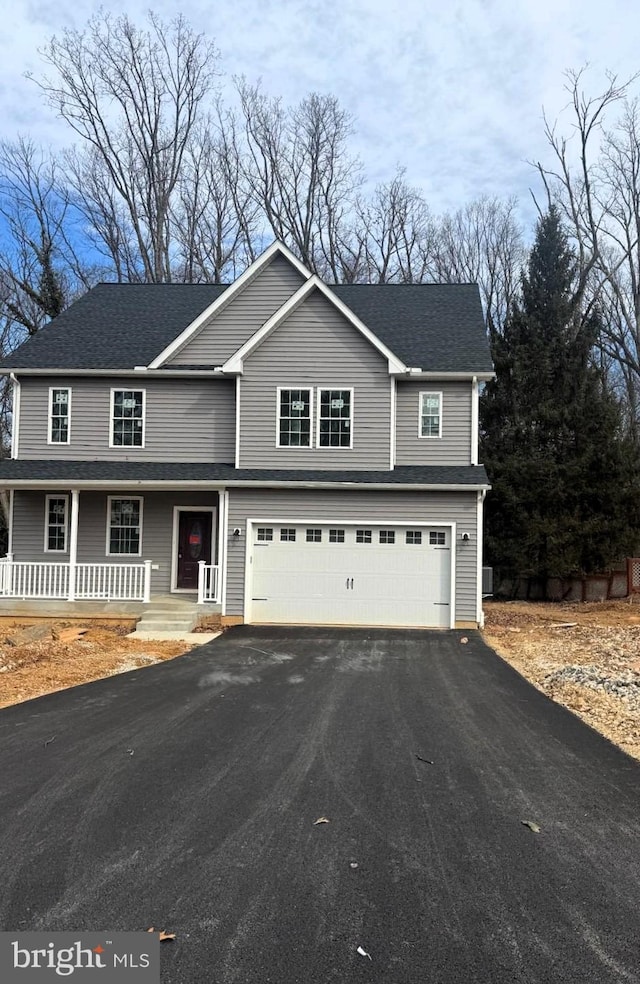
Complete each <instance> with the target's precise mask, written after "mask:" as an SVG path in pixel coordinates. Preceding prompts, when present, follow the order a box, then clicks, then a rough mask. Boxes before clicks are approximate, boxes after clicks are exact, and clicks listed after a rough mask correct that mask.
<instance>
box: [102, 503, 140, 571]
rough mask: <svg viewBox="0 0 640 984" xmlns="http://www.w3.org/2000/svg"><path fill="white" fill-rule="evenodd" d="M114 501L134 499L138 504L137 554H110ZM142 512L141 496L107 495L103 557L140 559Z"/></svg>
mask: <svg viewBox="0 0 640 984" xmlns="http://www.w3.org/2000/svg"><path fill="white" fill-rule="evenodd" d="M114 499H135V500H137V501H138V502H139V503H140V543H139V546H140V549H139V550H138V553H137V554H134V553H111V551H110V550H109V546H110V543H111V537H110V533H111V503H112V501H113V500H114ZM143 510H144V496H142V495H124V494H123V495H108V496H107V536H106V543H105V556H106V557H142V518H143Z"/></svg>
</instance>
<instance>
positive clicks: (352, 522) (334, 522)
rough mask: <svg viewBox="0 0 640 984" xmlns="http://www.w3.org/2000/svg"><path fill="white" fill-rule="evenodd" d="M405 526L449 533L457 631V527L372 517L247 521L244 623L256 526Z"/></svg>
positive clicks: (451, 601) (248, 608)
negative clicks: (254, 528) (440, 529)
mask: <svg viewBox="0 0 640 984" xmlns="http://www.w3.org/2000/svg"><path fill="white" fill-rule="evenodd" d="M258 525H260V526H263V525H264V526H274V527H275V526H278V525H279V526H282V525H287V526H309V527H312V526H331V527H334V526H371V527H373V526H382V527H389V526H405V527H411V528H413V527H416V526H421V527H425V528H427V529H433V528H438V527H440V528H442V529H448V530H450V536H451V544H450V560H451V566H450V568H449V628H450V629H453V628H455V624H456V535H457V533H456V529H457V527H456V523H455V521H452V522H442V521H440V520H436V521H435V522H431V523H430V522H428V521H425V520H424V519H419V520H412V519H375V518H374V519H372V518H371V517H370V516H369V517H367V518H366V519H339V518H334V519H314V518H311V517H309V516H306V517H304V518H303V519H296V518H295V517H290V516H284V517H280V518H277V519H273V518H268V517H267V518H264V517H260V518H258V517H255V516H253V517H251V518H247V519H246V520H245V528H246V538H247V542H246V544H245V561H244V609H243V611H244V615H243V618H244V621H245V623H246V624H251V616H252V611H251V586H252V585H251V581H252V578H251V577H250V576H249V574H250V573H251V574H253V571H252V565H253V555H252V553H251V550H252V547H253V527H254V526H258Z"/></svg>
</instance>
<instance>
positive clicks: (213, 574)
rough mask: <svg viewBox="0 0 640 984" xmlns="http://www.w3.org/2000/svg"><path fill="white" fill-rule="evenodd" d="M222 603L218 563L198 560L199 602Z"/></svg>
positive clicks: (201, 603) (200, 603)
mask: <svg viewBox="0 0 640 984" xmlns="http://www.w3.org/2000/svg"><path fill="white" fill-rule="evenodd" d="M205 602H215V603H216V604H219V603H220V568H219V567H218V566H217V564H206V563H205V562H204V560H200V561H198V604H199V605H203V604H205Z"/></svg>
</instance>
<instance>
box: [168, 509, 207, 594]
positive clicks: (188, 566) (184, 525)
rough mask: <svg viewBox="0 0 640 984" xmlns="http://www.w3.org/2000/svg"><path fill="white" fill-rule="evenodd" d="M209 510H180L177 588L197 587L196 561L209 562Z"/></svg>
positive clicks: (194, 589)
mask: <svg viewBox="0 0 640 984" xmlns="http://www.w3.org/2000/svg"><path fill="white" fill-rule="evenodd" d="M211 521H212V513H210V512H181V513H180V524H179V527H178V579H177V584H176V587H177V588H188V589H190V590H193V591H197V589H198V562H199V561H200V560H204V562H205V564H210V563H211Z"/></svg>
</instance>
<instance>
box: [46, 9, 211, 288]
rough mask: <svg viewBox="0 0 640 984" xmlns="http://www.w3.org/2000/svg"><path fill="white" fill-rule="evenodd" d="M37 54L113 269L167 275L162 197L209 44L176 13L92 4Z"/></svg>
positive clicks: (179, 156) (180, 158)
mask: <svg viewBox="0 0 640 984" xmlns="http://www.w3.org/2000/svg"><path fill="white" fill-rule="evenodd" d="M42 55H43V57H44V59H45V61H46V62H47V63H48V64H49V66H50V68H51V69H52V70H53V73H52V74H51V75H49V76H45V77H43V78H41V79H39V80H38V84H39V86H40V87H41V88H42V90H43V91H44V92H45V94H46V96H47V98H48V101H49V103H50V104H51V105H52V106H53V107H54V108H55V109H56V110H57V112H58V113H59V115H60V116H61V117H62V118H63V119H64V120H65V121H66V122H67V123H68V124H69V126H70V127H71V129H72V130H73V131H74V132H75V133H76V134H77V135H78V136H79V137H80V138H81V140H82V144H83V146H82V147H81V148H80V149H78V150H77V151H76V152H75V154H74V155H73V157H72V158H71V174H72V177H73V179H74V182H75V191H76V199H77V204H78V207H80V208H84V211H85V213H86V217H87V220H88V221H89V222H95V226H94V230H95V235H96V236H97V237H99V236H101V235H102V236H103V244H104V249H105V251H106V252H107V253H109V252H110V251H112V250H113V251H114V255H113V256H112V259H113V263H114V266H115V267H116V269H117V272H118V276H123V277H125V276H126V277H127V279H134V278H137V279H144V280H147V281H151V282H162V281H169V280H171V279H172V260H173V251H174V230H173V224H172V216H173V209H172V206H173V204H174V198H175V197H176V194H177V188H178V184H179V180H180V175H181V170H182V167H183V164H184V161H185V157H186V155H187V153H188V149H189V147H190V143H191V140H192V138H193V134H194V131H195V130H196V128H197V126H198V124H199V123H200V122H201V121H202V117H203V114H204V112H205V107H206V101H207V99H208V97H209V96H210V94H211V91H212V87H213V86H214V83H215V79H216V75H217V64H218V55H217V51H216V49H215V47H214V45H213V44H212V43H210V42H208V41H206V40H205V38H204V37H203V36H202V35H201V34H196V33H195V32H194V31H193V30H192V29H191V28H190V27H188V25H187V24H186V22H185V20H184V19H183V18H182V16H180V17H178V18H176V19H175V20H174V21H172V23H171V24H165V23H163V22H162V21H160V20H159V19H158V18H157V17H155V16H154V15H153V14H149V18H148V26H147V29H141V28H138V27H136V26H135V24H133V22H132V21H131V20H130V19H129V18H128V17H127V16H121V17H117V18H112V17H111V16H110V15H109V14H99V15H96V16H95V17H93V18H92V19H91V20H90V21H89V24H88V27H87V29H86V30H85V31H76V30H66V31H64V33H63V34H62V35H61V36H60V37H53V38H52V39H51V41H50V42H49V43H48V44H47V46H46V47H45V49H44V51H43V52H42ZM123 219H126V223H123Z"/></svg>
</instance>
